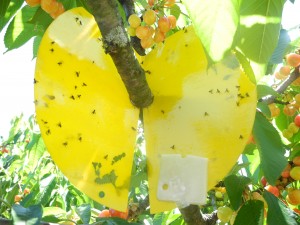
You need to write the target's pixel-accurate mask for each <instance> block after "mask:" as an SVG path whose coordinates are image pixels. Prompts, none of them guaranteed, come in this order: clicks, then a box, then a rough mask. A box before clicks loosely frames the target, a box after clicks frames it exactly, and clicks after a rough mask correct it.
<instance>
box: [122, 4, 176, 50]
mask: <svg viewBox="0 0 300 225" xmlns="http://www.w3.org/2000/svg"><path fill="white" fill-rule="evenodd" d="M174 5H175V0H160V1H159V0H148V8H147V9H146V10H145V11H144V12H143V14H142V16H141V17H139V16H138V15H137V14H132V15H130V16H129V18H128V23H129V27H128V28H127V31H128V34H129V35H130V36H137V37H138V38H139V39H140V40H141V46H142V47H143V48H144V49H147V48H150V47H152V46H153V45H154V44H155V43H160V42H163V41H164V40H165V38H166V34H167V32H169V31H170V30H171V29H173V28H175V27H176V22H177V19H176V17H175V16H174V15H169V16H165V15H164V14H163V9H164V8H170V7H173V6H174Z"/></svg>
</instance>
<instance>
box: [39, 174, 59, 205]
mask: <svg viewBox="0 0 300 225" xmlns="http://www.w3.org/2000/svg"><path fill="white" fill-rule="evenodd" d="M55 186H56V175H55V174H46V175H45V176H44V177H43V179H42V180H41V181H40V192H39V194H38V197H37V199H38V201H39V202H40V203H41V204H42V205H45V204H47V203H48V202H49V200H50V198H51V197H52V196H51V193H52V191H53V189H54V188H55Z"/></svg>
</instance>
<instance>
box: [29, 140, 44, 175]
mask: <svg viewBox="0 0 300 225" xmlns="http://www.w3.org/2000/svg"><path fill="white" fill-rule="evenodd" d="M32 137H33V140H32V141H34V145H33V146H32V147H31V149H30V151H29V156H28V163H27V165H26V166H27V168H29V169H30V170H32V171H33V170H34V168H35V167H36V166H37V164H38V163H39V159H40V158H41V157H42V155H43V154H44V152H45V151H46V147H45V144H44V141H43V139H42V138H41V135H40V134H33V136H32ZM30 143H31V142H30ZM30 143H29V144H30ZM29 144H28V145H29Z"/></svg>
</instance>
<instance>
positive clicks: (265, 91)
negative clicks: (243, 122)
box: [256, 84, 279, 99]
mask: <svg viewBox="0 0 300 225" xmlns="http://www.w3.org/2000/svg"><path fill="white" fill-rule="evenodd" d="M256 88H257V99H261V98H262V97H265V96H268V95H272V96H279V94H278V93H277V92H276V91H275V90H274V89H273V88H272V87H270V86H267V85H261V84H259V85H257V87H256Z"/></svg>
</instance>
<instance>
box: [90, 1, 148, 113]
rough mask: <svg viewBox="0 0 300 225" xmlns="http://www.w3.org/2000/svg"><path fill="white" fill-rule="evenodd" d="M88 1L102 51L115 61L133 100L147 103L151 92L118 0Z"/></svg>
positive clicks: (146, 104) (143, 104)
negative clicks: (134, 50)
mask: <svg viewBox="0 0 300 225" xmlns="http://www.w3.org/2000/svg"><path fill="white" fill-rule="evenodd" d="M87 4H88V6H89V8H90V10H91V11H92V13H93V15H94V17H95V20H96V22H97V24H98V26H99V28H100V31H101V33H102V40H103V44H104V46H103V47H104V49H105V52H106V53H108V54H109V55H110V56H111V58H112V60H113V61H114V64H115V66H116V68H117V70H118V73H119V74H120V76H121V78H122V80H123V82H124V84H125V87H126V89H127V92H128V94H129V98H130V100H131V102H132V104H133V105H134V106H136V107H138V108H145V107H147V106H149V105H150V104H151V103H152V101H153V95H152V92H151V90H150V88H149V86H148V84H147V81H146V77H145V71H144V70H143V68H142V67H141V66H140V64H139V62H138V60H137V59H136V57H135V55H134V52H133V49H132V47H131V44H130V40H129V38H128V35H127V32H126V30H125V28H124V24H123V21H122V17H121V15H120V13H119V11H118V7H117V6H118V5H117V0H88V1H87Z"/></svg>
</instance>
